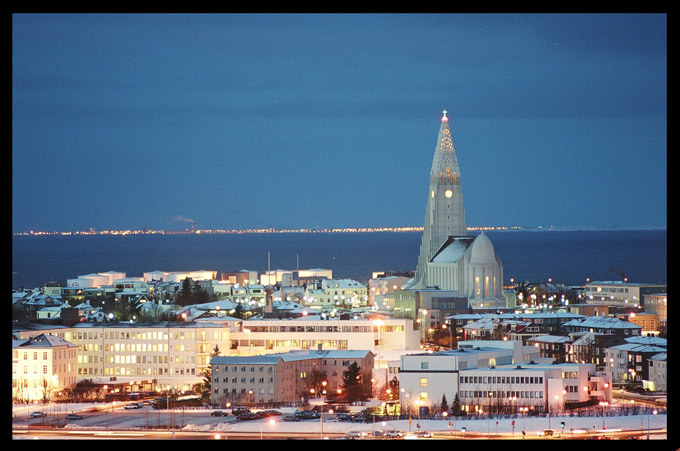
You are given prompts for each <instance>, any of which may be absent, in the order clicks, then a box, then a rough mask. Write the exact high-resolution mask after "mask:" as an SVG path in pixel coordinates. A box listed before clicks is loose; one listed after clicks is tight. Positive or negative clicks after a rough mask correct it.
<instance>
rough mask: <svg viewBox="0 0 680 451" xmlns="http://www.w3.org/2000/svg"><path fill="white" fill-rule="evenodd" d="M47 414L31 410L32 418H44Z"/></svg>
mask: <svg viewBox="0 0 680 451" xmlns="http://www.w3.org/2000/svg"><path fill="white" fill-rule="evenodd" d="M46 416H47V414H46V413H45V412H31V418H42V417H46Z"/></svg>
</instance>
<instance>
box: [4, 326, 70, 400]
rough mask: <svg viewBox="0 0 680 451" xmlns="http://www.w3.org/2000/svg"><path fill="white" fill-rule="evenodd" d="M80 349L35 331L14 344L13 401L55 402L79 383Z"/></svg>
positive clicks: (52, 336)
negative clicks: (54, 400) (78, 364)
mask: <svg viewBox="0 0 680 451" xmlns="http://www.w3.org/2000/svg"><path fill="white" fill-rule="evenodd" d="M77 357H78V347H77V346H76V345H75V344H73V343H69V342H68V341H66V340H64V339H62V338H60V337H57V336H54V335H48V334H41V333H39V332H36V335H35V336H33V337H32V338H24V339H20V340H14V341H13V345H12V398H13V399H15V400H17V401H47V400H52V399H53V397H54V395H55V394H56V393H58V392H59V391H60V390H63V389H66V388H71V387H73V386H74V385H75V384H76V380H77Z"/></svg>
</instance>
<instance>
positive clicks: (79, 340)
mask: <svg viewBox="0 0 680 451" xmlns="http://www.w3.org/2000/svg"><path fill="white" fill-rule="evenodd" d="M41 332H42V333H44V334H45V335H50V336H55V337H59V338H60V339H62V340H64V341H66V342H69V343H72V344H73V345H75V347H76V350H77V356H76V362H75V363H76V366H77V370H76V376H77V380H78V381H80V380H83V379H88V380H99V381H101V382H102V383H106V382H107V381H121V380H126V381H127V380H129V381H130V382H132V383H133V385H134V381H135V380H141V379H155V380H156V384H157V387H158V388H161V389H167V388H171V389H177V390H188V389H190V388H191V386H192V385H193V384H195V383H197V382H201V381H202V380H203V373H204V372H205V370H206V369H207V368H208V367H209V365H210V354H211V353H212V352H213V350H214V349H215V347H218V348H219V349H220V351H222V350H227V349H228V347H229V333H228V330H226V329H224V328H223V327H222V326H221V325H219V324H212V323H207V324H201V323H195V322H178V323H157V324H136V323H121V324H100V323H78V324H76V325H74V326H72V327H65V328H54V329H47V330H45V329H43V330H42V331H41ZM38 333H39V332H37V331H22V332H19V336H20V337H21V338H31V337H33V336H35V335H37V334H38ZM74 383H75V381H74Z"/></svg>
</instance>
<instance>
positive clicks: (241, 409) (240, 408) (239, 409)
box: [231, 406, 250, 415]
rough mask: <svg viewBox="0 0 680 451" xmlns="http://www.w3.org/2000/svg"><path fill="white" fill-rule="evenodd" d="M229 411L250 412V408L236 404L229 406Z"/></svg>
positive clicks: (235, 413)
mask: <svg viewBox="0 0 680 451" xmlns="http://www.w3.org/2000/svg"><path fill="white" fill-rule="evenodd" d="M231 413H233V414H234V415H239V414H241V413H250V409H249V408H247V407H239V406H236V407H232V408H231Z"/></svg>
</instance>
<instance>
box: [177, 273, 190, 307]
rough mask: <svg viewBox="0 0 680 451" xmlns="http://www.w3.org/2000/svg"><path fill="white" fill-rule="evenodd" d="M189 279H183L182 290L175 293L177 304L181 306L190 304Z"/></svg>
mask: <svg viewBox="0 0 680 451" xmlns="http://www.w3.org/2000/svg"><path fill="white" fill-rule="evenodd" d="M191 297H192V296H191V279H190V278H188V277H187V278H185V279H184V280H183V281H182V288H181V289H180V290H179V293H177V304H178V305H181V306H185V305H189V304H191Z"/></svg>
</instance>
